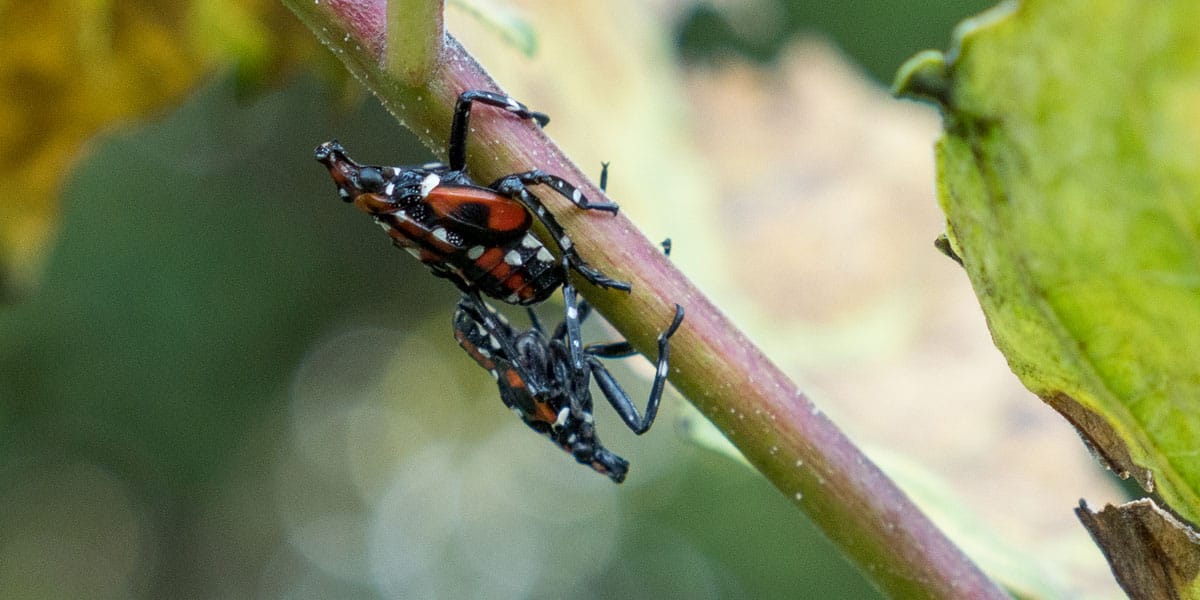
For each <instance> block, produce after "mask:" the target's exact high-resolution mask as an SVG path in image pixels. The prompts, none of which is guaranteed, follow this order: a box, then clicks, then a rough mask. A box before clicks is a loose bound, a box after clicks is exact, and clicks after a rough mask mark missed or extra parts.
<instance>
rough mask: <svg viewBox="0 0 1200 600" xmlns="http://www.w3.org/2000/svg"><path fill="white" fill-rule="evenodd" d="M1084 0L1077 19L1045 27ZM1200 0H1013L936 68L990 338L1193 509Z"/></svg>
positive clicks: (950, 159)
mask: <svg viewBox="0 0 1200 600" xmlns="http://www.w3.org/2000/svg"><path fill="white" fill-rule="evenodd" d="M1085 7H1086V9H1087V10H1089V11H1092V12H1093V13H1094V14H1095V18H1093V19H1090V20H1089V27H1088V28H1087V29H1081V28H1078V27H1076V28H1074V29H1073V30H1072V31H1073V34H1072V36H1070V37H1069V38H1063V37H1062V36H1059V35H1057V33H1058V32H1059V31H1062V28H1063V27H1065V26H1066V25H1067V24H1068V23H1075V22H1077V18H1078V11H1080V10H1084V9H1085ZM1198 17H1200V9H1198V8H1197V6H1196V5H1195V4H1194V3H1191V2H1165V3H1160V4H1156V5H1154V9H1153V10H1148V9H1147V7H1146V6H1144V5H1143V4H1141V3H1138V2H1129V1H1124V0H1110V1H1107V2H1103V3H1099V4H1098V3H1095V2H1087V3H1086V4H1085V3H1076V4H1071V3H1062V2H1025V3H1022V4H1021V5H1020V7H1019V8H1018V7H1017V6H1016V5H1006V7H1005V8H1004V9H1003V10H995V11H992V12H991V13H989V14H988V15H985V16H983V17H980V19H979V20H978V21H977V22H976V23H973V24H972V25H973V26H971V27H967V28H964V30H963V32H962V34H961V39H960V41H959V43H960V48H959V50H958V51H957V54H956V56H955V57H954V59H953V62H952V65H951V66H950V68H949V72H950V73H951V79H950V80H949V81H948V82H946V84H945V85H941V86H938V87H940V88H942V89H944V90H947V91H946V92H944V96H945V98H946V100H947V102H948V104H947V105H946V106H945V110H946V113H947V120H948V132H947V135H946V136H945V137H943V138H942V140H941V142H940V143H939V146H938V156H939V161H940V177H941V181H940V183H941V187H942V189H941V200H942V204H943V206H944V208H945V210H946V213H947V217H948V233H949V235H950V239H951V242H952V244H954V248H955V250H956V252H957V253H958V255H959V256H961V257H963V261H964V264H965V266H966V268H967V272H968V273H969V274H970V276H971V279H972V282H973V284H974V286H975V288H976V290H978V293H979V297H980V301H981V303H982V304H983V307H984V310H985V312H986V313H987V315H988V318H989V323H990V324H991V329H992V332H993V334H994V335H995V337H996V343H997V345H998V346H999V347H1000V348H1001V349H1002V350H1003V351H1004V352H1005V354H1006V356H1007V357H1008V360H1009V362H1010V364H1011V365H1012V367H1013V370H1014V371H1015V372H1016V373H1017V375H1018V376H1020V377H1021V379H1022V381H1023V382H1024V383H1025V385H1026V386H1028V387H1029V388H1030V389H1031V390H1033V391H1035V392H1036V393H1037V394H1038V395H1040V396H1041V397H1042V398H1044V399H1045V400H1046V401H1047V402H1049V403H1050V404H1051V405H1053V406H1055V407H1056V408H1057V409H1058V410H1060V411H1061V412H1063V413H1064V415H1065V416H1067V418H1068V419H1070V420H1071V421H1072V422H1073V423H1075V424H1076V426H1077V427H1079V428H1080V430H1081V432H1082V433H1083V435H1084V437H1085V438H1086V439H1087V440H1088V441H1089V442H1090V443H1091V444H1092V445H1094V446H1095V447H1096V449H1097V451H1098V452H1100V454H1101V455H1103V456H1104V457H1105V458H1106V459H1107V460H1108V461H1109V463H1110V464H1111V465H1112V467H1113V469H1114V470H1117V471H1118V472H1122V473H1126V474H1129V475H1132V476H1133V477H1134V478H1135V479H1137V480H1138V481H1139V482H1141V483H1142V484H1143V486H1144V487H1146V488H1147V490H1148V491H1157V492H1158V493H1159V494H1160V495H1161V496H1162V498H1163V499H1164V500H1166V501H1167V502H1168V503H1169V504H1170V505H1171V506H1172V507H1173V508H1174V509H1175V510H1176V511H1178V512H1179V513H1180V514H1182V515H1183V516H1185V517H1187V518H1188V519H1190V520H1192V521H1193V522H1197V521H1200V457H1197V456H1196V452H1195V447H1196V445H1197V441H1198V439H1200V423H1198V422H1197V420H1196V419H1195V408H1194V398H1196V397H1197V396H1200V377H1198V374H1197V369H1196V363H1195V361H1194V360H1193V357H1194V356H1196V354H1197V353H1200V285H1198V282H1200V261H1198V260H1197V255H1198V251H1200V246H1198V245H1197V242H1196V238H1197V235H1198V234H1200V225H1198V224H1200V199H1198V197H1197V190H1198V189H1200V179H1197V174H1198V173H1200V160H1197V153H1196V152H1195V151H1194V150H1195V148H1196V147H1197V145H1198V144H1200V118H1198V117H1200V112H1197V106H1200V63H1198V62H1197V61H1196V58H1195V51H1194V49H1195V47H1196V45H1197V44H1200V35H1198V34H1197V32H1196V31H1195V29H1194V28H1192V27H1189V26H1185V25H1184V23H1188V22H1194V21H1195V20H1196V18H1198ZM1130 29H1133V30H1136V31H1139V32H1143V33H1142V34H1141V35H1139V36H1136V37H1128V36H1122V35H1118V34H1119V33H1120V32H1124V31H1128V30H1130ZM1098 48H1103V52H1098V51H1097V49H1098ZM915 69H916V70H917V71H919V72H921V73H928V72H930V71H933V72H937V73H944V72H947V69H946V67H945V66H943V65H941V64H940V62H939V61H938V59H937V57H934V58H933V59H932V60H931V59H930V58H929V57H922V58H921V59H920V64H919V66H917V67H915ZM917 77H920V75H917ZM901 85H902V86H903V85H905V84H904V83H903V81H902V82H901ZM1084 169H1086V170H1087V171H1086V173H1087V174H1088V175H1087V176H1080V175H1081V174H1083V173H1084V172H1085V171H1083V170H1084ZM1096 417H1099V419H1097V418H1096Z"/></svg>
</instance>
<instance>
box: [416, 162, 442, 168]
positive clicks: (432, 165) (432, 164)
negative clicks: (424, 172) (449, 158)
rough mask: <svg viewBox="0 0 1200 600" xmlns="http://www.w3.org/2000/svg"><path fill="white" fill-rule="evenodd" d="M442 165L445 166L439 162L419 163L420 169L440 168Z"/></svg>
mask: <svg viewBox="0 0 1200 600" xmlns="http://www.w3.org/2000/svg"><path fill="white" fill-rule="evenodd" d="M444 166H446V165H444V164H442V163H440V162H430V163H425V164H423V165H421V168H422V169H440V168H442V167H444Z"/></svg>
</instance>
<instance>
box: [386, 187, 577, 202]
mask: <svg viewBox="0 0 1200 600" xmlns="http://www.w3.org/2000/svg"><path fill="white" fill-rule="evenodd" d="M388 193H389V194H390V193H391V192H388ZM580 200H583V194H582V193H580V192H579V190H575V191H574V192H571V201H572V202H574V203H575V204H579V201H580Z"/></svg>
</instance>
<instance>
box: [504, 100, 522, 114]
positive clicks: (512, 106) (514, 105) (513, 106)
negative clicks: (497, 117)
mask: <svg viewBox="0 0 1200 600" xmlns="http://www.w3.org/2000/svg"><path fill="white" fill-rule="evenodd" d="M505 100H506V101H507V102H508V106H505V107H504V108H507V109H508V110H511V111H513V112H516V111H519V110H521V104H520V103H519V102H517V101H516V100H513V99H512V98H505Z"/></svg>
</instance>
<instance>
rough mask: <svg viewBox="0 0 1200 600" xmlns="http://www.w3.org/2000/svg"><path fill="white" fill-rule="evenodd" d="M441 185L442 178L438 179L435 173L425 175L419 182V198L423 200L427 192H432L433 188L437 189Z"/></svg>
mask: <svg viewBox="0 0 1200 600" xmlns="http://www.w3.org/2000/svg"><path fill="white" fill-rule="evenodd" d="M441 183H442V178H441V177H438V174H437V173H430V174H428V175H426V176H425V179H422V180H421V197H422V198H424V197H425V196H428V195H429V192H432V191H433V188H435V187H437V186H438V185H439V184H441Z"/></svg>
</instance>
